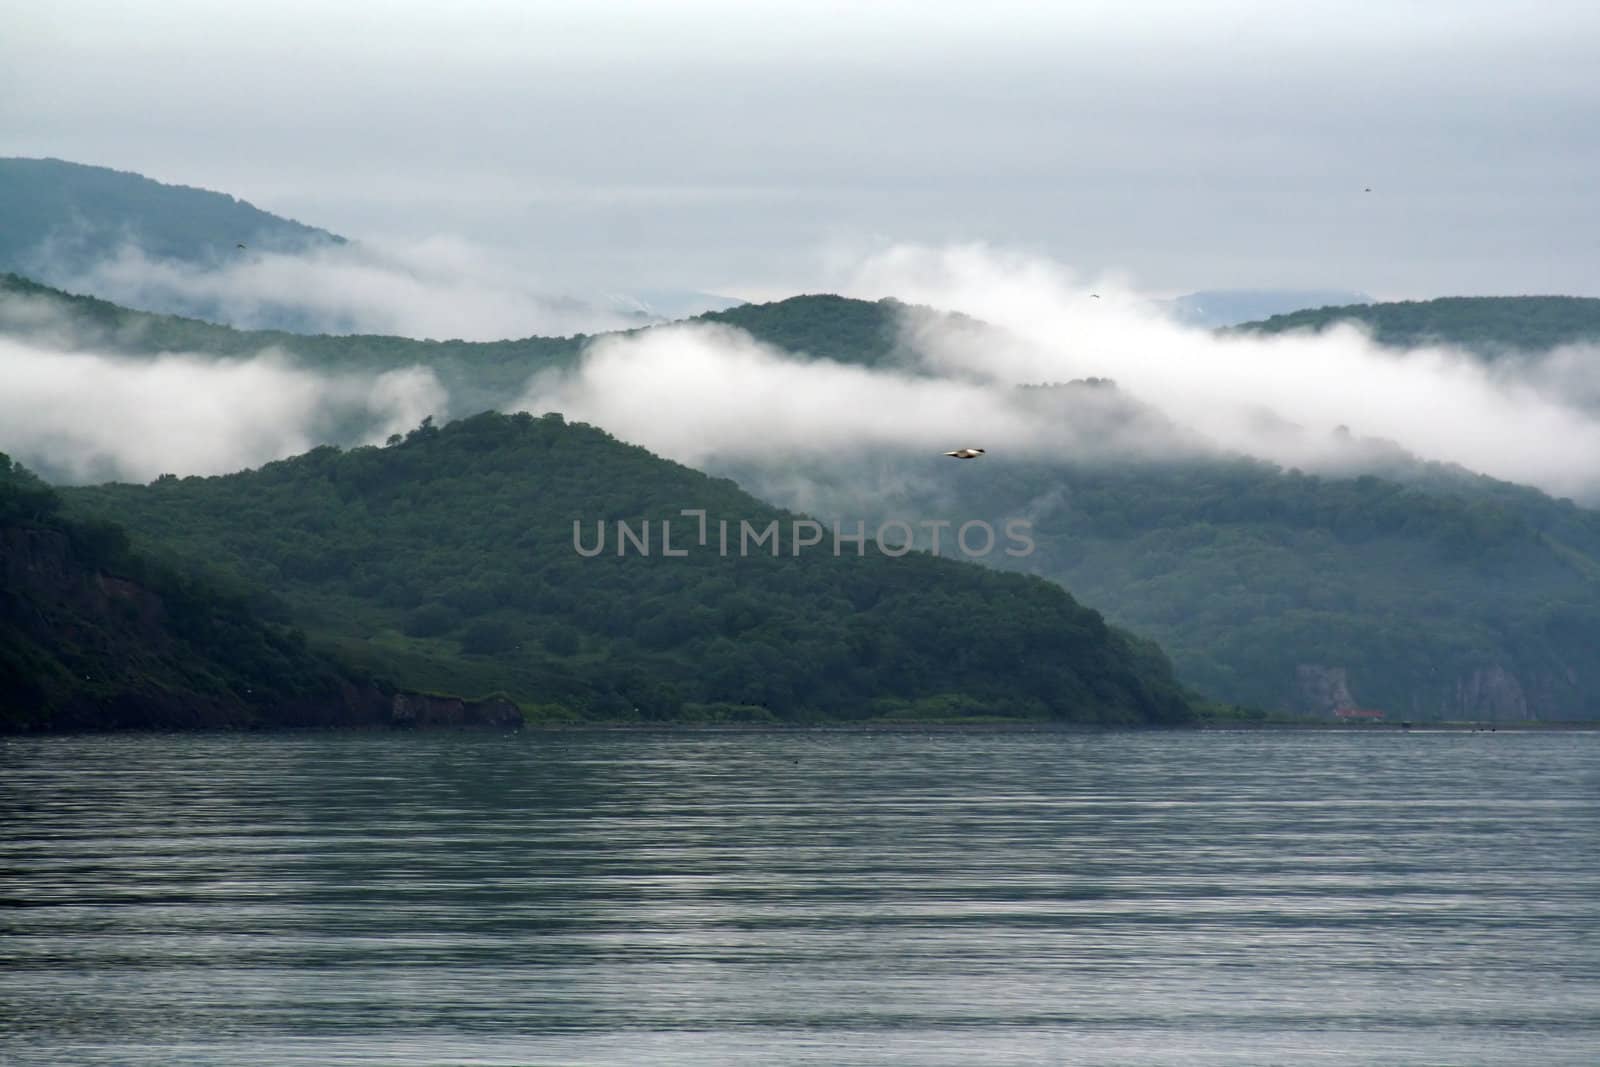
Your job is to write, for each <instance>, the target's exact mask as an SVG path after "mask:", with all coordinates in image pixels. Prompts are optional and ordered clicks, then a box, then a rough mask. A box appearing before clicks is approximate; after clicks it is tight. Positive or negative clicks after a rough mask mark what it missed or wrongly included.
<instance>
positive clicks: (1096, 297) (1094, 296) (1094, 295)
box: [1089, 293, 1100, 300]
mask: <svg viewBox="0 0 1600 1067" xmlns="http://www.w3.org/2000/svg"><path fill="white" fill-rule="evenodd" d="M1089 299H1090V300H1099V299H1100V294H1099V293H1090V294H1089Z"/></svg>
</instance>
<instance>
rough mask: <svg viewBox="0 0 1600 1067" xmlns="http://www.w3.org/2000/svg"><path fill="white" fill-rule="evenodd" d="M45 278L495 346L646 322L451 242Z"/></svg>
mask: <svg viewBox="0 0 1600 1067" xmlns="http://www.w3.org/2000/svg"><path fill="white" fill-rule="evenodd" d="M43 274H44V276H47V277H50V278H52V279H53V280H54V281H55V282H56V283H57V284H59V285H60V286H61V287H62V288H65V289H68V290H71V291H73V292H85V293H93V294H95V295H96V296H99V297H101V298H102V299H105V300H110V301H112V302H114V303H118V304H123V305H126V306H129V307H136V308H144V309H151V310H159V311H166V312H171V313H175V314H184V315H191V316H194V317H197V318H203V319H207V320H209V321H213V322H223V323H227V324H229V325H232V326H237V327H240V328H242V329H289V330H294V331H296V332H302V333H334V334H350V333H366V334H387V335H395V336H401V337H417V338H434V339H438V340H448V339H460V340H467V341H496V340H501V339H504V338H516V337H530V336H535V335H538V336H568V335H571V334H575V333H596V332H601V331H605V330H617V329H626V328H628V327H632V326H638V325H641V324H643V322H645V321H646V319H645V318H644V317H643V316H642V315H641V314H640V313H639V309H638V308H637V306H630V305H629V303H628V302H627V301H626V300H624V299H621V298H617V299H597V300H593V301H585V300H578V299H575V298H570V297H561V296H554V295H550V294H549V293H547V292H544V291H542V290H541V287H540V286H539V284H538V279H537V278H532V277H530V276H529V274H528V272H527V270H526V269H525V268H524V267H522V266H520V265H518V264H516V263H514V262H511V261H510V260H508V259H506V258H504V257H502V256H497V255H495V254H493V253H490V252H487V251H485V250H483V249H480V248H477V247H474V246H472V245H469V244H467V243H465V242H462V241H459V240H455V239H446V238H434V239H429V240H425V241H420V242H416V243H412V244H407V245H392V246H375V245H369V244H347V245H326V246H320V247H316V248H312V249H307V250H305V251H300V252H283V251H274V250H265V249H262V250H257V249H250V248H245V249H240V250H238V253H237V255H236V256H235V257H233V258H231V259H229V260H228V261H226V262H224V263H221V264H196V263H188V262H182V261H178V260H171V259H158V258H152V257H150V256H148V255H146V254H145V253H144V252H143V251H141V250H140V249H139V248H138V247H136V246H134V245H125V246H123V247H122V248H121V249H120V250H119V251H118V252H117V253H116V254H115V255H113V256H109V257H107V258H104V259H101V260H98V261H97V262H95V263H94V264H93V265H92V266H90V267H88V268H85V269H82V270H77V271H73V272H70V273H63V272H62V271H60V270H47V271H44V272H43Z"/></svg>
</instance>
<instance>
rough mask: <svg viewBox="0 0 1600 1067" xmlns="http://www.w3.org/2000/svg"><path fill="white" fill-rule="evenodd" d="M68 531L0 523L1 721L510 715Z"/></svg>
mask: <svg viewBox="0 0 1600 1067" xmlns="http://www.w3.org/2000/svg"><path fill="white" fill-rule="evenodd" d="M88 555H89V553H88V552H86V550H85V548H84V546H83V545H82V544H81V543H79V541H78V540H76V539H75V538H74V536H72V535H71V534H70V533H69V532H68V531H66V530H63V529H58V528H52V527H49V526H39V525H29V524H13V525H0V732H20V731H39V730H49V731H62V730H108V729H111V730H114V729H186V728H187V729H192V728H264V727H279V726H282V727H303V726H329V727H331V726H404V727H451V726H494V727H500V728H515V727H516V726H519V725H520V724H521V722H522V716H521V712H520V711H519V710H518V708H517V707H516V705H515V704H512V703H511V702H510V701H507V700H503V699H501V700H482V701H469V700H462V699H459V698H454V697H445V696H432V695H425V694H419V693H404V692H397V691H395V690H394V688H393V687H391V686H387V685H384V684H382V683H381V682H377V681H374V680H370V679H359V678H356V677H354V676H353V675H352V673H351V672H349V671H346V670H344V669H342V668H340V667H339V666H337V665H336V664H334V663H332V662H331V661H328V660H326V659H324V658H323V657H322V656H321V655H319V654H318V653H316V652H314V651H312V650H310V649H307V648H306V647H305V645H304V643H303V641H302V640H301V639H300V638H299V637H298V635H297V634H295V633H294V632H293V631H290V630H288V629H287V628H283V627H274V626H272V625H270V624H268V623H265V622H263V621H261V620H258V619H255V618H253V617H252V616H251V614H250V613H249V612H248V610H246V609H244V608H242V607H241V606H240V605H238V604H234V603H229V602H225V601H218V602H216V603H210V602H208V601H206V600H205V599H204V597H203V595H202V594H199V593H196V592H195V591H194V590H192V589H190V590H184V591H181V592H179V593H177V594H176V595H177V596H178V598H179V601H181V603H174V602H173V600H172V596H171V595H166V594H164V593H163V592H162V591H158V590H157V589H154V588H151V587H150V586H148V585H146V584H144V583H142V582H141V581H139V580H137V579H135V578H130V577H126V576H122V575H118V574H113V573H108V572H107V571H106V570H103V569H101V568H99V567H97V566H95V565H94V564H93V562H92V561H91V560H90V559H88V558H86V557H87V556H88Z"/></svg>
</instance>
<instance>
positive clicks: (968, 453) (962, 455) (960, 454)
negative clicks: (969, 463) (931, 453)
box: [945, 448, 983, 459]
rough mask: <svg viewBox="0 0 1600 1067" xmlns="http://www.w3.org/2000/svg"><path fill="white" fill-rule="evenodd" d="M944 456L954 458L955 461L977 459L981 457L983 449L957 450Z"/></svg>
mask: <svg viewBox="0 0 1600 1067" xmlns="http://www.w3.org/2000/svg"><path fill="white" fill-rule="evenodd" d="M945 455H947V456H954V457H955V458H956V459H977V458H978V457H979V456H981V455H983V449H981V448H958V449H956V450H955V451H954V452H946V453H945Z"/></svg>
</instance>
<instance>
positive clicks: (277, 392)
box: [0, 338, 445, 482]
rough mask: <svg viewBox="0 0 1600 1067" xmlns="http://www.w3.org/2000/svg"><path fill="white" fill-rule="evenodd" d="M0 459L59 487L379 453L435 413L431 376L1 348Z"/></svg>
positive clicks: (1, 343)
mask: <svg viewBox="0 0 1600 1067" xmlns="http://www.w3.org/2000/svg"><path fill="white" fill-rule="evenodd" d="M0 366H4V368H5V374H6V388H5V389H4V390H3V391H0V427H3V433H0V449H3V450H4V451H6V452H8V453H9V454H11V455H12V456H14V457H15V458H17V459H18V460H20V461H21V462H22V463H24V464H25V465H27V466H28V467H31V468H33V469H34V470H36V471H38V472H40V473H41V474H42V475H44V476H45V477H47V478H49V479H50V480H52V481H58V482H96V481H112V480H119V481H148V480H150V479H152V478H154V477H156V476H157V475H158V474H163V473H169V472H170V473H174V474H182V475H189V474H222V473H227V472H230V471H236V470H240V469H243V468H245V467H251V466H257V465H259V464H261V463H265V462H268V461H270V460H273V459H281V458H283V457H286V456H292V455H295V454H297V453H300V452H304V451H306V450H308V449H310V448H313V447H315V446H316V445H319V444H322V443H324V442H327V441H329V440H335V439H344V440H350V439H352V438H355V439H358V440H362V441H365V442H368V443H377V442H379V441H381V440H383V439H384V438H385V437H387V436H388V435H389V434H392V433H397V432H399V431H401V430H404V429H406V428H409V427H412V426H415V425H417V423H418V422H420V421H421V419H422V418H423V416H425V415H427V414H429V413H431V412H434V411H437V410H440V409H441V408H442V407H443V404H444V401H445V394H444V389H443V388H442V387H441V386H440V385H439V382H438V379H437V378H436V377H435V376H434V374H433V372H432V371H431V370H429V369H427V368H424V367H409V368H404V369H399V370H394V371H390V372H388V373H385V374H381V375H378V376H376V377H373V378H357V377H334V376H329V375H323V374H317V373H313V372H311V371H308V370H305V369H303V368H300V367H298V366H296V365H295V364H294V363H293V362H291V361H290V360H289V359H287V358H286V357H284V356H283V355H281V354H277V353H271V352H268V353H263V354H261V355H259V356H256V357H253V358H250V359H228V360H218V359H216V358H214V357H208V356H204V355H193V354H170V355H163V356H159V357H157V358H154V359H129V358H123V357H117V356H109V355H103V354H97V353H93V352H62V351H58V350H53V349H50V348H46V347H41V346H35V345H29V344H23V343H19V342H17V341H15V340H12V339H3V338H0Z"/></svg>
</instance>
